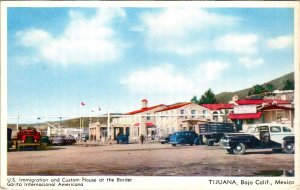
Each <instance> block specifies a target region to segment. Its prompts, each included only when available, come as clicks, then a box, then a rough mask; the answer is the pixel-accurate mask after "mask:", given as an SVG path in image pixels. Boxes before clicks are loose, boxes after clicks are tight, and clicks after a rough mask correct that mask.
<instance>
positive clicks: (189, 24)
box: [7, 7, 294, 116]
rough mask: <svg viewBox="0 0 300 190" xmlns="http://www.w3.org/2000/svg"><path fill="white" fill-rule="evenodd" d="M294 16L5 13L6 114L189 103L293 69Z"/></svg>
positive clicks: (192, 11) (189, 11)
mask: <svg viewBox="0 0 300 190" xmlns="http://www.w3.org/2000/svg"><path fill="white" fill-rule="evenodd" d="M293 15H294V12H293V9H291V8H29V7H27V8H8V21H7V23H8V26H7V31H8V63H7V68H8V69H7V70H8V71H7V72H8V73H7V74H8V116H16V115H17V107H20V115H24V116H25V115H26V116H32V115H37V116H39V115H78V114H79V112H80V111H79V107H80V105H79V103H80V101H83V102H85V103H86V105H85V106H84V107H83V108H82V113H84V114H91V110H92V109H95V108H97V107H98V106H100V107H101V108H102V112H101V113H104V112H105V111H106V109H107V108H109V109H110V110H111V111H112V112H127V111H131V110H135V109H138V108H140V106H141V102H140V101H141V100H142V99H144V98H146V99H148V100H149V105H156V104H161V103H163V104H172V103H175V102H182V101H189V100H190V99H191V98H192V97H193V96H194V95H197V96H198V97H199V96H200V95H202V94H203V93H204V92H205V91H206V90H207V89H208V88H211V89H212V90H213V92H214V93H215V94H218V93H221V92H224V91H236V90H240V89H244V88H248V87H252V86H253V85H255V84H260V83H264V82H267V81H269V80H272V79H274V78H276V77H279V76H282V75H284V74H287V73H289V72H292V71H293V70H294V63H293V62H294V60H293V56H294V50H293V37H294V33H293V31H294V17H293Z"/></svg>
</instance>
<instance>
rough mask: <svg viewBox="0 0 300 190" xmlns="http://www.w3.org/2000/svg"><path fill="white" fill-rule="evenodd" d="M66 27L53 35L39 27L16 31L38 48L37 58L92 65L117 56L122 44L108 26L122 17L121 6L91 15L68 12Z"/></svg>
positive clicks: (62, 62) (21, 40) (64, 63)
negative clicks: (85, 15)
mask: <svg viewBox="0 0 300 190" xmlns="http://www.w3.org/2000/svg"><path fill="white" fill-rule="evenodd" d="M69 16H70V21H69V23H68V25H67V26H66V28H65V30H64V31H63V32H62V33H61V34H58V35H52V34H50V33H48V32H47V31H44V30H41V29H34V28H32V29H29V30H25V31H19V32H18V33H17V34H16V35H17V37H18V39H19V42H20V44H22V45H23V46H26V47H33V48H36V49H37V53H38V55H37V57H39V58H40V59H43V60H46V61H48V62H51V63H56V64H63V65H68V64H95V63H101V62H109V61H113V60H115V59H117V58H119V57H120V56H121V54H122V49H123V48H124V47H125V46H124V45H123V44H122V43H121V42H120V41H118V40H117V37H116V35H115V31H114V30H113V29H112V27H111V26H110V23H111V22H113V19H116V18H119V17H121V18H122V17H125V16H126V14H125V12H124V11H123V10H122V9H109V10H108V9H101V10H100V9H99V10H98V11H97V13H96V14H95V15H94V16H93V17H91V18H85V17H84V15H82V14H81V13H80V12H75V11H70V12H69Z"/></svg>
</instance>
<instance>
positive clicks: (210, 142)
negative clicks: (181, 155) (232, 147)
mask: <svg viewBox="0 0 300 190" xmlns="http://www.w3.org/2000/svg"><path fill="white" fill-rule="evenodd" d="M206 145H207V146H214V141H207V143H206Z"/></svg>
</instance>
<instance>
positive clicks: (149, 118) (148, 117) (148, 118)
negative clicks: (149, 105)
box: [147, 113, 151, 121]
mask: <svg viewBox="0 0 300 190" xmlns="http://www.w3.org/2000/svg"><path fill="white" fill-rule="evenodd" d="M147 115H150V113H147ZM149 120H151V117H150V116H147V121H149Z"/></svg>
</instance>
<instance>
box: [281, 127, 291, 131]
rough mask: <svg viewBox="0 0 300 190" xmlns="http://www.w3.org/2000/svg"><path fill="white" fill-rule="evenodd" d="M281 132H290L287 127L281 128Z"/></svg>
mask: <svg viewBox="0 0 300 190" xmlns="http://www.w3.org/2000/svg"><path fill="white" fill-rule="evenodd" d="M282 131H283V132H291V129H289V128H287V127H282Z"/></svg>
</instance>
